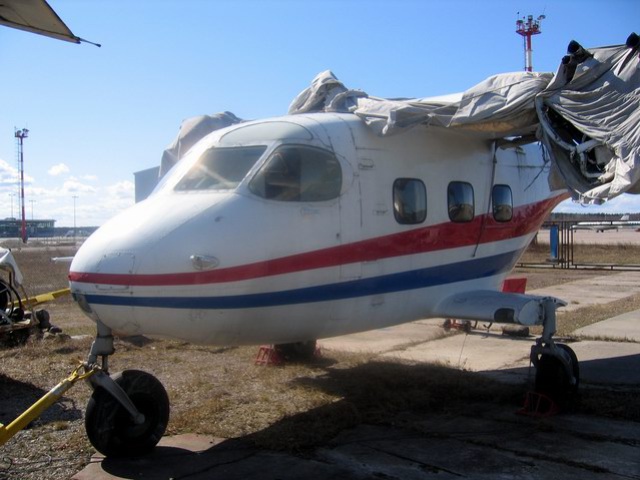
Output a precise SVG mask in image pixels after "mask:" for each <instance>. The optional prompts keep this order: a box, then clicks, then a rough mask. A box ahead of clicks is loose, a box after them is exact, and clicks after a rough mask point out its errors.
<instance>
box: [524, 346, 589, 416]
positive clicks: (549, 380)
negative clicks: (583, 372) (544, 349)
mask: <svg viewBox="0 0 640 480" xmlns="http://www.w3.org/2000/svg"><path fill="white" fill-rule="evenodd" d="M557 347H558V348H561V349H562V350H564V351H565V352H567V353H568V354H569V357H570V359H571V369H572V374H573V376H574V377H575V378H576V383H575V384H572V383H571V378H569V374H568V373H567V371H566V370H565V368H564V366H563V364H562V362H561V361H560V360H559V359H558V358H556V357H554V356H552V355H544V354H543V355H541V356H540V359H539V360H538V365H537V368H536V385H535V389H536V392H538V393H542V394H544V395H546V396H548V397H549V398H551V399H552V400H553V401H554V402H556V403H557V404H558V405H559V406H560V407H561V408H563V409H565V408H567V407H568V406H569V405H570V404H571V403H572V402H573V401H574V400H575V398H576V395H577V393H578V385H579V383H580V366H579V365H578V357H577V356H576V354H575V352H574V351H573V350H572V349H571V348H570V347H569V346H568V345H564V344H557Z"/></svg>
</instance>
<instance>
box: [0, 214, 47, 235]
mask: <svg viewBox="0 0 640 480" xmlns="http://www.w3.org/2000/svg"><path fill="white" fill-rule="evenodd" d="M55 223H56V221H55V220H49V219H47V220H38V219H32V220H27V221H26V227H27V237H29V238H35V237H53V236H54V231H55ZM21 232H22V220H20V219H19V218H5V219H4V220H0V237H3V238H16V237H20V236H21Z"/></svg>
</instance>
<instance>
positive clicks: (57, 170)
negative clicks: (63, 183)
mask: <svg viewBox="0 0 640 480" xmlns="http://www.w3.org/2000/svg"><path fill="white" fill-rule="evenodd" d="M47 173H48V174H49V175H51V176H52V177H57V176H58V175H61V174H63V173H69V167H68V166H67V165H65V164H64V163H59V164H57V165H54V166H53V167H51V168H50V169H49V171H48V172H47Z"/></svg>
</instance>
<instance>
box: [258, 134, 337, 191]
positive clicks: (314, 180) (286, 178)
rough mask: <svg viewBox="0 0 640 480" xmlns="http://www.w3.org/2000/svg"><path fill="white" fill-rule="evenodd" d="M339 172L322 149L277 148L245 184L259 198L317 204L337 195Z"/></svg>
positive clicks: (332, 157)
mask: <svg viewBox="0 0 640 480" xmlns="http://www.w3.org/2000/svg"><path fill="white" fill-rule="evenodd" d="M341 189H342V169H341V168H340V162H338V160H337V159H336V157H335V156H334V155H333V154H332V153H331V152H328V151H326V150H322V149H319V148H314V147H307V146H303V145H284V146H281V147H280V148H278V149H277V150H276V151H275V152H273V154H272V155H271V157H269V159H267V161H266V163H265V164H264V165H263V167H262V168H261V169H260V170H259V171H258V173H257V174H256V176H255V177H254V178H253V179H252V180H251V182H250V183H249V190H251V192H252V193H254V194H255V195H258V196H259V197H262V198H266V199H268V200H279V201H284V202H321V201H325V200H331V199H333V198H336V197H338V196H339V195H340V190H341Z"/></svg>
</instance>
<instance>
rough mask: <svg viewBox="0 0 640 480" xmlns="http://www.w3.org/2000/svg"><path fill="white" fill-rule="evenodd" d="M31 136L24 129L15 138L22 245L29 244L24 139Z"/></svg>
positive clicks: (17, 132)
mask: <svg viewBox="0 0 640 480" xmlns="http://www.w3.org/2000/svg"><path fill="white" fill-rule="evenodd" d="M28 136H29V130H27V129H26V128H23V129H22V130H16V132H15V137H16V141H17V142H18V167H19V170H20V209H21V211H22V224H21V228H20V237H21V238H22V243H27V219H26V216H25V208H24V149H23V147H24V139H25V138H27V137H28Z"/></svg>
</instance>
